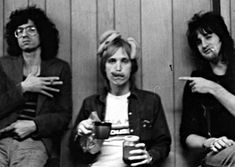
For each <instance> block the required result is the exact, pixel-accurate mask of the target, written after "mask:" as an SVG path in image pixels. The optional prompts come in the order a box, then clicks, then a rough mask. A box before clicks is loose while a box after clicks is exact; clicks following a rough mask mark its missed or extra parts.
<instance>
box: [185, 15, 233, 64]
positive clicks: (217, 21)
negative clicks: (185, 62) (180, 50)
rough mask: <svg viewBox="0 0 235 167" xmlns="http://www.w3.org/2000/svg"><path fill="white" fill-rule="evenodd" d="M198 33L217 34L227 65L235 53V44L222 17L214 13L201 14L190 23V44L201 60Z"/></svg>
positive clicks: (188, 33) (188, 31)
mask: <svg viewBox="0 0 235 167" xmlns="http://www.w3.org/2000/svg"><path fill="white" fill-rule="evenodd" d="M197 32H200V33H202V34H205V33H206V34H212V33H215V34H216V35H217V36H218V37H219V38H220V40H221V43H222V45H221V51H220V53H221V55H222V61H223V62H225V63H228V62H229V59H230V57H229V56H231V55H233V53H234V43H233V39H232V37H231V35H230V33H229V31H228V29H227V26H226V24H225V22H224V19H223V17H222V16H221V15H219V14H217V13H214V12H206V13H202V12H199V13H196V14H195V15H194V16H193V17H192V19H191V20H190V21H189V22H188V30H187V38H188V44H189V46H190V48H191V49H192V51H193V52H194V53H195V54H196V55H197V57H200V58H201V54H200V53H199V51H198V48H197Z"/></svg>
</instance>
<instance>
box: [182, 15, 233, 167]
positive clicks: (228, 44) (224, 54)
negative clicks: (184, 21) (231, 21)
mask: <svg viewBox="0 0 235 167" xmlns="http://www.w3.org/2000/svg"><path fill="white" fill-rule="evenodd" d="M187 36H188V42H189V46H190V47H191V49H192V50H193V52H194V54H195V59H194V60H198V63H197V65H199V68H198V70H196V71H193V72H192V75H191V77H181V78H180V79H181V80H187V81H188V82H187V83H186V85H185V89H184V95H183V114H182V122H181V127H180V135H181V142H182V144H183V145H184V146H186V147H187V148H191V149H194V150H195V149H197V150H198V149H199V150H201V151H204V153H205V158H204V160H203V165H204V166H210V167H224V166H235V143H234V140H235V133H234V132H235V96H234V94H235V66H234V64H233V63H235V52H234V47H233V40H232V38H231V36H230V34H229V32H228V30H227V27H226V25H225V23H224V20H223V18H222V17H221V16H220V15H218V14H215V13H213V12H207V13H198V14H195V15H194V16H193V18H192V19H191V20H190V22H189V24H188V32H187Z"/></svg>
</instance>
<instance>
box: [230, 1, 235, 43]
mask: <svg viewBox="0 0 235 167" xmlns="http://www.w3.org/2000/svg"><path fill="white" fill-rule="evenodd" d="M230 7H231V16H230V18H231V33H232V37H233V40H235V1H234V0H232V1H231V5H230Z"/></svg>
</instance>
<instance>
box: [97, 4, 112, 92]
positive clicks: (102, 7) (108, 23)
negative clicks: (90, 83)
mask: <svg viewBox="0 0 235 167" xmlns="http://www.w3.org/2000/svg"><path fill="white" fill-rule="evenodd" d="M113 29H115V26H114V0H102V1H99V0H97V40H98V41H97V48H98V46H99V38H100V36H101V35H102V34H103V33H104V32H105V31H107V30H113ZM99 63H100V58H99V57H97V90H98V92H101V91H102V89H103V87H104V85H105V83H104V82H105V81H104V78H103V76H102V74H101V72H100V68H99Z"/></svg>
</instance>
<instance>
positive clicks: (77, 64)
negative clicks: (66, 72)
mask: <svg viewBox="0 0 235 167" xmlns="http://www.w3.org/2000/svg"><path fill="white" fill-rule="evenodd" d="M71 12H72V72H73V102H74V106H73V108H74V113H73V119H75V117H76V116H77V114H78V111H79V109H80V107H81V103H82V101H83V99H84V98H85V97H87V96H88V95H91V94H93V93H95V92H96V90H97V84H96V83H97V73H96V70H97V61H96V59H97V56H96V44H97V43H96V41H97V37H96V18H97V16H96V1H95V0H89V1H84V0H72V11H71Z"/></svg>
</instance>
